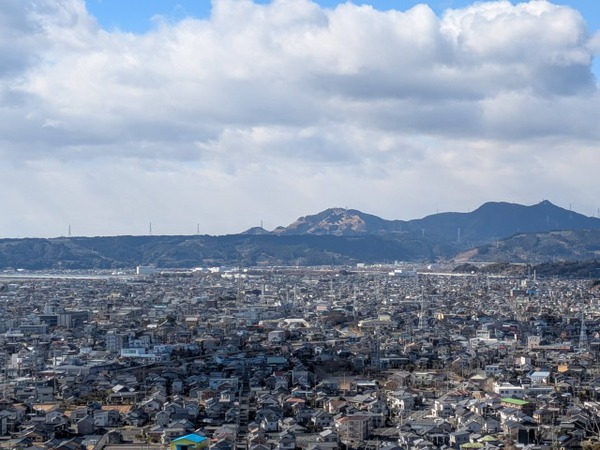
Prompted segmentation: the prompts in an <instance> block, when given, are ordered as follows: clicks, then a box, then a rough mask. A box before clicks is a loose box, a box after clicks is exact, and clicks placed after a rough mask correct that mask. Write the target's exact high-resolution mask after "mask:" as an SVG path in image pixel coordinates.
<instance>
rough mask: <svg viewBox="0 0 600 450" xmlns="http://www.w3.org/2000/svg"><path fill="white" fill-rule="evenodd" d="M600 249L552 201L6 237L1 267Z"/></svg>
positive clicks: (545, 257)
mask: <svg viewBox="0 0 600 450" xmlns="http://www.w3.org/2000/svg"><path fill="white" fill-rule="evenodd" d="M559 230H560V231H559ZM599 251H600V219H596V218H591V217H586V216H583V215H581V214H578V213H575V212H572V211H568V210H565V209H563V208H560V207H558V206H556V205H553V204H552V203H550V202H548V201H543V202H541V203H538V204H536V205H532V206H523V205H517V204H513V203H498V202H494V203H486V204H484V205H482V206H481V207H479V208H477V209H476V210H475V211H472V212H469V213H456V212H448V213H441V214H434V215H431V216H427V217H424V218H422V219H414V220H408V221H402V220H386V219H382V218H380V217H377V216H374V215H370V214H365V213H363V212H361V211H358V210H353V209H344V208H331V209H327V210H325V211H322V212H320V213H318V214H315V215H308V216H304V217H301V218H299V219H298V220H296V221H295V222H293V223H292V224H290V225H288V226H287V227H278V228H276V229H275V230H273V231H267V230H265V229H263V228H261V227H255V228H251V229H249V230H247V231H245V232H243V233H240V234H235V235H226V236H115V237H69V238H64V237H62V238H54V239H31V238H30V239H0V268H13V269H18V268H24V269H59V268H62V269H89V268H122V267H134V266H136V265H144V264H155V265H157V267H173V268H186V267H197V266H221V265H245V266H250V265H304V266H306V265H329V264H355V263H357V262H365V263H379V262H393V261H397V260H402V261H423V262H425V261H427V262H431V261H438V260H451V259H453V258H454V259H455V260H456V261H463V262H464V261H500V262H543V261H551V260H553V259H555V260H556V259H558V260H573V259H586V258H595V257H596V256H597V255H598V252H599Z"/></svg>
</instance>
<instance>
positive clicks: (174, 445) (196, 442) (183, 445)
mask: <svg viewBox="0 0 600 450" xmlns="http://www.w3.org/2000/svg"><path fill="white" fill-rule="evenodd" d="M209 445H210V440H209V439H207V438H206V437H204V436H201V435H199V434H196V433H190V434H186V435H185V436H181V437H178V438H175V439H172V440H171V443H170V444H169V450H197V449H201V448H207V447H208V446H209Z"/></svg>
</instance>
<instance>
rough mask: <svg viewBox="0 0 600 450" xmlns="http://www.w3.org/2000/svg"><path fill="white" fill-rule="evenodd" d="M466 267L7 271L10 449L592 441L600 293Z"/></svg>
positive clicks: (599, 386) (542, 445)
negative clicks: (454, 269)
mask: <svg viewBox="0 0 600 450" xmlns="http://www.w3.org/2000/svg"><path fill="white" fill-rule="evenodd" d="M451 269H452V268H451V267H444V266H442V265H430V266H425V265H418V264H415V265H405V264H399V263H397V264H394V265H387V266H382V265H373V266H366V265H363V264H359V265H357V266H353V267H349V266H348V267H313V268H306V267H304V268H301V267H262V268H241V267H231V268H226V267H220V268H206V269H201V268H197V269H194V270H178V271H165V270H157V269H156V268H154V267H152V266H143V267H138V268H137V272H136V273H134V271H119V272H116V271H113V272H102V271H96V272H87V271H79V272H58V271H55V272H46V273H40V272H28V271H5V272H4V273H3V274H2V277H1V278H0V308H1V311H2V319H1V320H0V333H1V335H0V339H1V340H2V346H1V348H2V350H3V351H2V354H1V358H2V368H3V369H2V400H1V407H0V434H1V439H0V448H10V449H80V448H86V449H98V450H100V449H107V450H110V449H120V448H121V449H134V448H135V449H142V448H149V449H151V448H154V449H167V448H169V449H178V450H191V449H195V448H211V449H216V450H230V449H231V450H233V449H235V450H242V449H245V450H273V449H278V450H293V449H308V450H337V449H384V450H392V449H410V450H417V449H418V450H424V449H434V448H454V449H463V450H466V449H482V448H485V449H495V448H501V447H504V448H515V447H519V448H532V449H559V448H560V449H577V448H581V447H587V448H591V446H593V445H595V444H596V443H597V441H598V437H599V432H600V421H599V420H598V411H599V409H600V403H599V402H598V398H599V397H600V376H599V375H600V374H599V371H598V369H599V365H598V362H599V361H598V354H599V349H600V338H599V332H600V326H599V325H598V321H597V317H598V314H599V313H600V304H599V293H598V290H597V285H596V283H594V281H593V280H590V279H586V280H573V279H558V278H552V279H542V278H539V277H538V276H537V274H536V273H535V272H534V271H532V272H530V273H529V276H527V277H503V276H489V275H488V276H486V275H480V274H476V273H474V274H470V273H466V274H465V273H463V274H457V273H453V272H452V270H451Z"/></svg>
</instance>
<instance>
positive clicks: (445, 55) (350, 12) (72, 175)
mask: <svg viewBox="0 0 600 450" xmlns="http://www.w3.org/2000/svg"><path fill="white" fill-rule="evenodd" d="M119 3H120V4H121V9H119V8H118V6H117V5H119ZM356 3H358V2H356ZM364 3H365V4H363V5H358V4H353V3H341V2H338V1H333V0H322V1H320V2H316V1H310V0H274V1H272V2H269V1H260V2H258V1H255V2H253V1H250V0H214V1H213V2H212V6H211V7H210V8H208V7H205V8H204V9H203V10H200V9H198V10H195V9H193V7H192V6H193V5H194V4H196V5H197V4H198V3H197V2H195V3H194V2H191V1H189V0H180V1H171V0H169V1H165V2H143V3H139V4H138V6H139V8H140V9H136V8H135V7H132V5H134V3H129V2H128V3H127V7H128V8H129V9H125V8H124V6H123V2H116V1H114V0H88V1H87V2H84V1H83V0H38V1H34V0H5V1H3V2H1V3H0V24H2V26H1V27H0V98H1V99H2V103H1V108H0V114H1V117H2V123H1V124H0V155H1V156H2V161H3V163H2V164H1V165H0V180H1V181H0V183H1V185H0V188H1V190H2V192H3V196H2V199H3V204H4V211H5V212H4V214H2V216H1V217H0V237H17V236H21V237H23V236H32V237H50V236H60V235H66V234H67V231H68V227H69V224H70V225H71V227H72V233H73V234H74V235H87V236H93V235H124V234H133V235H139V234H147V232H148V225H149V223H150V222H152V227H153V234H165V235H166V234H195V232H196V231H197V224H199V226H200V232H201V234H219V235H220V234H228V233H238V232H241V231H243V230H245V229H248V228H250V227H253V226H257V225H259V224H260V222H261V220H262V221H263V223H264V227H265V228H267V229H273V228H275V227H276V226H279V225H284V226H285V225H288V224H289V223H291V222H293V221H294V220H296V219H297V218H298V217H299V216H303V215H307V214H314V213H316V212H318V211H322V210H324V209H326V208H329V207H334V206H344V207H348V208H353V209H358V210H360V211H363V212H365V213H369V214H373V215H377V216H380V217H382V218H386V219H403V220H409V219H414V218H420V217H423V216H426V215H430V214H435V213H436V211H439V212H443V211H456V212H468V211H470V210H473V209H475V208H477V207H478V206H480V205H481V204H483V203H485V202H487V201H507V202H514V203H520V204H525V205H531V204H535V203H538V202H540V201H541V200H542V199H548V200H550V201H551V202H552V203H554V204H556V205H559V206H561V207H563V208H566V209H569V206H570V207H571V208H572V209H573V210H574V211H576V212H579V213H582V214H584V215H587V216H594V215H596V212H597V210H598V207H599V206H600V204H599V202H598V199H597V193H598V192H599V188H600V186H599V183H600V182H599V178H598V176H597V173H596V172H597V167H598V166H599V165H600V152H599V150H600V149H599V148H598V142H599V139H598V138H599V137H600V128H599V127H598V125H597V121H598V117H600V95H599V89H598V70H597V67H598V63H597V58H598V54H599V53H600V33H599V32H598V20H599V19H598V18H599V17H600V6H599V5H597V4H596V5H595V6H594V5H590V2H581V1H572V2H568V1H560V2H548V1H530V2H512V3H511V2H508V1H493V2H489V1H488V2H479V3H474V2H468V1H432V2H430V4H429V5H428V4H425V3H423V4H415V3H417V2H414V1H410V2H409V1H406V2H402V1H396V2H393V1H384V0H378V1H376V0H373V1H372V2H371V5H370V4H369V2H368V1H365V2H364ZM142 4H143V5H144V7H143V8H142V7H141V6H140V5H142ZM200 4H203V5H207V4H208V2H200ZM165 5H169V6H168V7H169V8H170V9H167V8H168V7H167V6H165ZM153 7H155V8H156V9H155V10H154V11H155V12H154V11H153V10H151V9H149V8H153Z"/></svg>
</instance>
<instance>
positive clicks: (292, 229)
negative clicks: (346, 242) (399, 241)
mask: <svg viewBox="0 0 600 450" xmlns="http://www.w3.org/2000/svg"><path fill="white" fill-rule="evenodd" d="M404 223H405V222H403V221H402V220H385V219H382V218H380V217H377V216H373V215H371V214H365V213H363V212H361V211H358V210H356V209H344V208H330V209H326V210H325V211H322V212H320V213H318V214H314V215H311V216H304V217H300V218H299V219H298V220H296V221H295V222H294V223H292V224H290V225H288V226H287V227H279V228H277V229H275V230H274V231H273V233H275V234H278V235H287V236H289V235H302V234H316V235H332V236H356V235H365V234H382V233H394V232H401V231H402V226H403V225H404Z"/></svg>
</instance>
